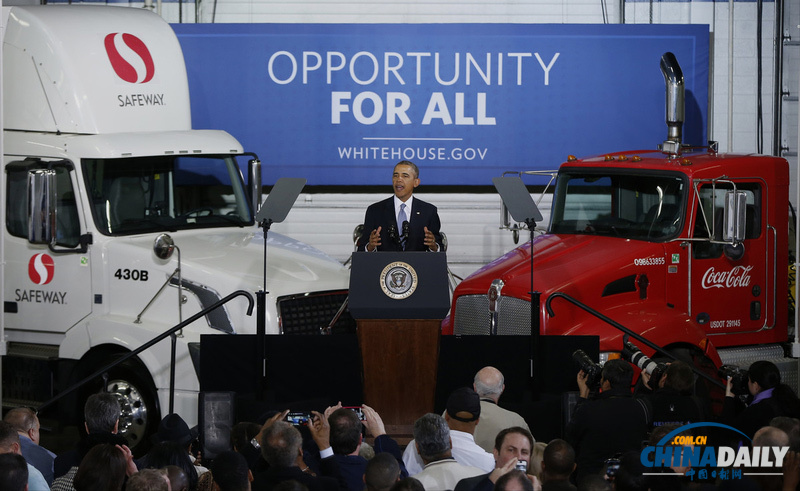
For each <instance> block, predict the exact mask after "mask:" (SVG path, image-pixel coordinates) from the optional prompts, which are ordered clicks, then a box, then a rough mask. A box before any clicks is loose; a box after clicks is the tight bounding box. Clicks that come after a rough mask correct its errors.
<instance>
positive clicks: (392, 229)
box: [388, 223, 400, 245]
mask: <svg viewBox="0 0 800 491" xmlns="http://www.w3.org/2000/svg"><path fill="white" fill-rule="evenodd" d="M388 235H389V240H391V241H392V242H394V243H395V244H398V245H399V244H400V237H398V236H397V225H395V224H393V223H392V224H390V225H389V231H388Z"/></svg>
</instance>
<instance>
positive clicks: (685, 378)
mask: <svg viewBox="0 0 800 491" xmlns="http://www.w3.org/2000/svg"><path fill="white" fill-rule="evenodd" d="M664 375H665V376H666V377H665V380H664V387H668V388H670V389H673V390H676V391H678V392H680V393H681V394H685V395H690V394H691V393H692V392H693V391H694V372H693V371H692V368H691V367H690V366H689V364H688V363H686V362H685V361H681V360H675V361H673V362H672V363H670V364H669V366H668V367H667V371H666V372H664Z"/></svg>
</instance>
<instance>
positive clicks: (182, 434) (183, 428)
mask: <svg viewBox="0 0 800 491" xmlns="http://www.w3.org/2000/svg"><path fill="white" fill-rule="evenodd" d="M196 438H197V428H189V425H188V424H186V421H184V420H183V418H181V416H180V415H179V414H175V413H172V414H168V415H166V416H164V418H163V419H162V420H161V422H160V423H159V424H158V430H157V431H156V433H155V434H154V435H153V436H152V437H151V439H152V441H153V443H160V442H176V443H178V444H180V445H181V446H182V447H183V448H184V449H187V448H189V445H190V444H191V443H192V442H193V441H194V440H195V439H196Z"/></svg>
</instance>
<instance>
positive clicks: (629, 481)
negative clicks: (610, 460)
mask: <svg viewBox="0 0 800 491" xmlns="http://www.w3.org/2000/svg"><path fill="white" fill-rule="evenodd" d="M646 470H647V469H646V468H645V466H644V465H643V464H642V462H641V459H640V454H639V452H638V451H628V452H625V453H623V454H622V457H620V459H619V468H618V469H617V471H616V473H615V474H614V477H613V479H612V480H613V482H614V491H648V489H649V484H648V481H649V476H645V475H644V473H645V471H646ZM662 479H663V478H662Z"/></svg>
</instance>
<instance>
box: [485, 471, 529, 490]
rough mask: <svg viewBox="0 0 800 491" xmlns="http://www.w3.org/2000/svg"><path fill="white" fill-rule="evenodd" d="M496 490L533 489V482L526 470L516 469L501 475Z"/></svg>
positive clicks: (495, 485) (495, 484)
mask: <svg viewBox="0 0 800 491" xmlns="http://www.w3.org/2000/svg"><path fill="white" fill-rule="evenodd" d="M494 491H533V483H532V482H531V480H530V479H528V476H526V475H525V473H524V472H522V471H519V470H516V469H515V470H513V471H511V472H508V473H506V474H503V475H502V476H500V478H499V479H498V480H497V482H496V483H494Z"/></svg>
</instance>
